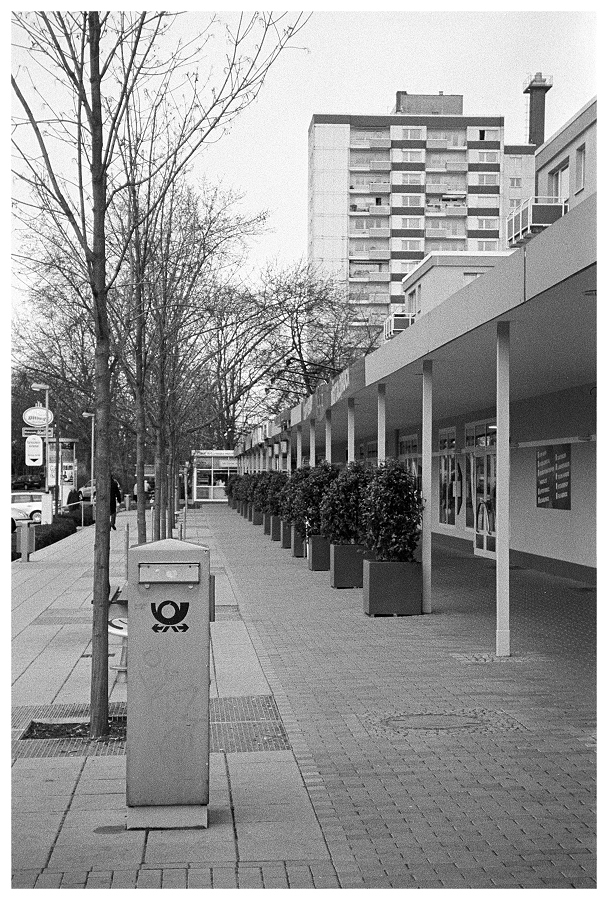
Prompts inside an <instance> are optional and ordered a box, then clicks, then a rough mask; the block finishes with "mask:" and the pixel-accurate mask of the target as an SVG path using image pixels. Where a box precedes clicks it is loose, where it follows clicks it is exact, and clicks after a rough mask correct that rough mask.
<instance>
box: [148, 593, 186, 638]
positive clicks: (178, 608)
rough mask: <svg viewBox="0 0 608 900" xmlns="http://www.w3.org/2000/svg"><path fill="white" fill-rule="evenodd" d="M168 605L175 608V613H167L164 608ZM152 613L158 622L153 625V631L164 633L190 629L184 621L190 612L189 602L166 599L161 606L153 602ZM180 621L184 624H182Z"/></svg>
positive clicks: (151, 605)
mask: <svg viewBox="0 0 608 900" xmlns="http://www.w3.org/2000/svg"><path fill="white" fill-rule="evenodd" d="M166 606H171V607H172V608H173V614H169V615H166V614H165V613H164V612H163V610H164V608H165V607H166ZM150 607H151V609H152V615H153V616H154V618H155V619H156V624H154V625H153V626H152V631H157V632H161V633H164V632H165V631H169V629H171V631H188V626H187V625H186V623H185V622H184V619H185V618H186V615H187V613H188V608H189V607H190V604H189V603H174V602H173V600H165V601H164V602H163V603H161V604H160V606H158V607H157V606H156V603H151V604H150ZM180 622H182V623H183V624H181V625H180Z"/></svg>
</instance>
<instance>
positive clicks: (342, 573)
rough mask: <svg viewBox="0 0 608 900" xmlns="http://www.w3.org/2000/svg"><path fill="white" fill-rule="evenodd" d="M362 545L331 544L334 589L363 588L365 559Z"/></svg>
mask: <svg viewBox="0 0 608 900" xmlns="http://www.w3.org/2000/svg"><path fill="white" fill-rule="evenodd" d="M364 554H365V550H364V548H363V547H362V545H361V544H330V545H329V572H330V576H329V578H330V584H331V586H332V588H360V587H363V558H364Z"/></svg>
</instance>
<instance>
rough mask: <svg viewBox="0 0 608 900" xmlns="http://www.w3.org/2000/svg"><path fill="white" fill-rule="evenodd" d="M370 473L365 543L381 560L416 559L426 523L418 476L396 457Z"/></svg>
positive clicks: (364, 511)
mask: <svg viewBox="0 0 608 900" xmlns="http://www.w3.org/2000/svg"><path fill="white" fill-rule="evenodd" d="M370 474H371V477H370V482H369V485H368V487H367V490H366V492H365V496H364V498H363V503H362V508H361V510H362V520H363V529H364V535H363V544H364V546H365V548H366V550H368V551H370V552H372V553H373V554H374V556H375V559H377V560H378V561H379V562H381V561H384V562H414V551H415V550H416V547H417V546H418V541H419V540H420V534H421V524H422V499H421V497H420V493H419V491H418V489H417V485H416V479H415V478H414V477H413V476H412V475H411V474H410V473H409V472H408V471H407V469H406V467H405V464H404V463H402V462H399V461H398V460H395V459H389V460H386V462H384V463H381V464H380V465H379V466H378V467H377V468H375V469H372V470H371V473H370Z"/></svg>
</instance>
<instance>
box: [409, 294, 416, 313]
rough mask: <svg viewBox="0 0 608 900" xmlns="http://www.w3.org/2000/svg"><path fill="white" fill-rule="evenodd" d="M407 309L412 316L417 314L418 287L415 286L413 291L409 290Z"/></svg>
mask: <svg viewBox="0 0 608 900" xmlns="http://www.w3.org/2000/svg"><path fill="white" fill-rule="evenodd" d="M407 311H408V315H410V316H414V315H416V288H414V290H413V291H409V292H408V295H407Z"/></svg>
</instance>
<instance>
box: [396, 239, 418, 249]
mask: <svg viewBox="0 0 608 900" xmlns="http://www.w3.org/2000/svg"><path fill="white" fill-rule="evenodd" d="M401 249H402V250H409V251H420V250H422V241H420V240H412V239H407V240H404V241H401Z"/></svg>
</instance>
